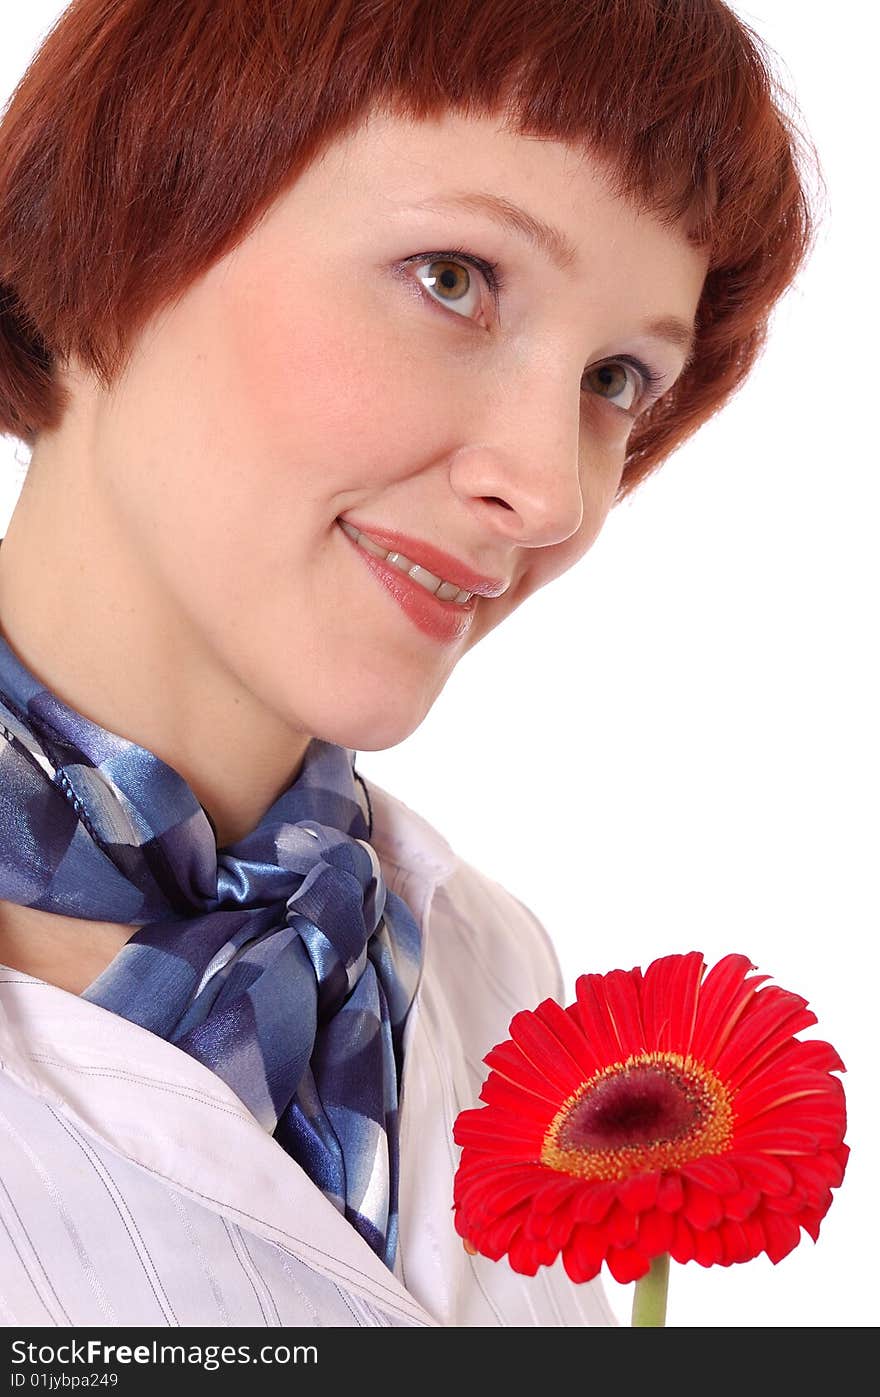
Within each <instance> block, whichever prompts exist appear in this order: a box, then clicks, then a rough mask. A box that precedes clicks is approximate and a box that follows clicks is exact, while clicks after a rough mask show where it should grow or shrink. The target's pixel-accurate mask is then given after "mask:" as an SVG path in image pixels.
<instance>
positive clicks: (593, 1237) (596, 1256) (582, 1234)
mask: <svg viewBox="0 0 880 1397" xmlns="http://www.w3.org/2000/svg"><path fill="white" fill-rule="evenodd" d="M605 1251H606V1246H605V1239H604V1237H603V1236H602V1234H601V1232H599V1231H597V1229H596V1228H593V1227H587V1226H586V1225H585V1224H583V1223H581V1224H580V1226H578V1227H575V1229H574V1231H573V1232H572V1234H571V1237H570V1238H569V1240H568V1242H567V1243H566V1246H565V1250H564V1251H563V1253H562V1264H563V1266H564V1267H565V1271H566V1274H567V1276H568V1277H569V1279H570V1280H572V1281H575V1282H576V1283H577V1284H580V1283H581V1282H582V1281H591V1280H592V1279H593V1277H594V1276H597V1275H598V1274H599V1271H600V1269H601V1266H602V1262H603V1261H604V1260H605Z"/></svg>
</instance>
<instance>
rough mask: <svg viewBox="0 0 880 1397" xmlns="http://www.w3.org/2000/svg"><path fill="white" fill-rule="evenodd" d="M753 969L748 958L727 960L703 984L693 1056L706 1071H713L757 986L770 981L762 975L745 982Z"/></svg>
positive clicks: (728, 958)
mask: <svg viewBox="0 0 880 1397" xmlns="http://www.w3.org/2000/svg"><path fill="white" fill-rule="evenodd" d="M752 969H754V967H753V965H752V962H751V961H750V960H749V959H748V957H747V956H739V955H729V956H724V957H723V958H722V959H721V960H720V961H719V962H718V964H717V965H714V966H713V967H712V969H711V970H710V971H709V973H708V975H707V976H706V978H705V980H704V981H703V985H702V988H701V990H700V1000H699V1005H698V1013H697V1023H696V1027H695V1029H694V1037H693V1043H692V1045H691V1056H692V1057H694V1058H696V1060H697V1061H698V1062H702V1063H704V1064H705V1065H706V1066H707V1067H714V1065H715V1060H716V1058H717V1056H718V1054H719V1053H720V1052H721V1049H722V1048H723V1047H724V1044H725V1043H726V1042H727V1040H728V1038H729V1037H730V1035H731V1033H732V1032H733V1030H734V1028H735V1027H736V1023H737V1020H738V1019H739V1017H740V1015H741V1014H743V1013H744V1011H745V1009H746V1006H747V1005H748V1004H749V1002H750V1001H751V1000H752V998H753V997H754V994H755V990H756V988H757V986H758V985H759V984H761V983H763V981H764V980H766V979H768V976H766V975H759V976H752V978H751V979H749V980H746V979H745V976H746V975H747V974H748V972H749V971H750V970H752Z"/></svg>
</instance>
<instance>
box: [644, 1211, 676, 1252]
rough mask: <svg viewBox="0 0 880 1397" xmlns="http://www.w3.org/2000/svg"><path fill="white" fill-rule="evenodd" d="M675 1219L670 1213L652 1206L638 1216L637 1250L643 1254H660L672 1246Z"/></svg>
mask: <svg viewBox="0 0 880 1397" xmlns="http://www.w3.org/2000/svg"><path fill="white" fill-rule="evenodd" d="M674 1236H675V1219H674V1218H673V1217H672V1215H671V1213H661V1212H658V1210H657V1209H656V1208H653V1209H652V1210H651V1211H650V1212H649V1213H642V1215H641V1217H640V1218H639V1251H640V1252H643V1253H644V1255H645V1256H662V1255H663V1254H664V1252H668V1251H669V1248H670V1247H671V1246H672V1239H673V1237H674Z"/></svg>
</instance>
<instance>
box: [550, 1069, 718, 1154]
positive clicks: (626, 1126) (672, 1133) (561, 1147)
mask: <svg viewBox="0 0 880 1397" xmlns="http://www.w3.org/2000/svg"><path fill="white" fill-rule="evenodd" d="M732 1127H733V1121H732V1111H731V1105H730V1098H729V1095H728V1092H727V1089H726V1087H725V1086H724V1085H723V1083H722V1082H720V1081H719V1080H718V1078H717V1077H716V1076H715V1074H714V1073H713V1072H710V1071H709V1069H708V1068H705V1067H702V1066H700V1064H699V1063H695V1062H693V1061H691V1060H690V1059H685V1058H683V1057H681V1055H680V1054H678V1053H662V1052H657V1053H645V1054H643V1055H641V1056H640V1057H632V1058H628V1059H627V1061H626V1062H618V1063H614V1064H613V1065H612V1066H611V1067H606V1068H604V1069H603V1070H602V1071H601V1072H597V1073H596V1075H595V1077H592V1078H591V1079H590V1080H589V1081H588V1082H584V1084H583V1086H581V1087H579V1088H578V1090H577V1091H576V1092H574V1093H573V1095H572V1096H570V1097H569V1098H568V1100H567V1101H566V1102H565V1103H564V1105H563V1106H562V1109H561V1110H560V1111H558V1112H557V1113H556V1115H555V1116H554V1118H553V1120H552V1121H551V1123H550V1126H549V1128H548V1130H547V1133H546V1135H545V1137H544V1143H543V1146H542V1150H541V1162H542V1164H548V1165H549V1166H550V1167H551V1168H552V1169H558V1170H560V1171H561V1172H562V1173H565V1174H576V1175H578V1176H579V1177H580V1178H588V1179H621V1178H626V1177H627V1176H628V1175H630V1174H637V1173H640V1172H641V1171H643V1170H645V1169H666V1168H673V1167H675V1166H677V1165H681V1164H684V1163H686V1162H687V1160H689V1159H694V1158H696V1157H697V1156H698V1155H704V1154H718V1153H720V1152H721V1151H722V1150H724V1149H727V1148H728V1147H729V1144H730V1141H731V1140H732V1138H733V1129H732Z"/></svg>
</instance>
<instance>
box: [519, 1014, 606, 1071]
mask: <svg viewBox="0 0 880 1397" xmlns="http://www.w3.org/2000/svg"><path fill="white" fill-rule="evenodd" d="M535 1013H536V1014H537V1015H538V1017H539V1018H541V1019H543V1021H544V1023H545V1024H546V1025H547V1027H548V1029H549V1030H550V1032H551V1033H553V1034H555V1036H556V1037H557V1038H558V1039H559V1042H560V1043H561V1044H562V1045H563V1047H564V1048H565V1050H566V1051H567V1053H568V1055H569V1057H570V1058H571V1059H572V1061H573V1062H574V1064H575V1066H576V1067H577V1069H578V1072H579V1074H580V1076H581V1078H582V1080H583V1081H589V1079H590V1078H591V1077H592V1076H594V1075H595V1073H596V1072H598V1071H599V1070H600V1068H602V1067H604V1066H605V1064H604V1062H602V1061H601V1060H600V1059H599V1058H598V1057H597V1055H596V1053H595V1052H594V1051H593V1047H592V1045H591V1044H590V1043H589V1042H588V1041H587V1039H586V1038H585V1037H584V1035H583V1033H582V1032H581V1030H580V1028H579V1027H578V1025H577V1023H576V1022H575V1020H574V1019H573V1018H572V1017H571V1015H570V1014H568V1013H566V1011H565V1009H563V1008H562V1006H561V1005H559V1004H557V1002H556V1000H555V999H545V1000H544V1001H543V1003H542V1004H539V1005H538V1007H537V1009H536V1010H535Z"/></svg>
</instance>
